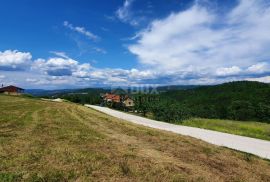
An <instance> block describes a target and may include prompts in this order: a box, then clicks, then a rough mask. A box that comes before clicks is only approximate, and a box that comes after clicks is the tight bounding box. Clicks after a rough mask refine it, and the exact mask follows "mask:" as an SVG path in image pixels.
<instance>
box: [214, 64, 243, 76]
mask: <svg viewBox="0 0 270 182" xmlns="http://www.w3.org/2000/svg"><path fill="white" fill-rule="evenodd" d="M241 71H242V70H241V69H240V68H239V67H237V66H232V67H230V68H218V69H217V71H216V74H217V76H232V75H238V74H239V73H241Z"/></svg>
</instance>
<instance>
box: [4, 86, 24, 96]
mask: <svg viewBox="0 0 270 182" xmlns="http://www.w3.org/2000/svg"><path fill="white" fill-rule="evenodd" d="M0 93H3V94H7V95H21V94H22V93H24V89H22V88H19V87H16V86H13V85H10V86H7V87H2V88H0Z"/></svg>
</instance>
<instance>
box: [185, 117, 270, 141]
mask: <svg viewBox="0 0 270 182" xmlns="http://www.w3.org/2000/svg"><path fill="white" fill-rule="evenodd" d="M181 124H182V125H185V126H192V127H198V128H205V129H210V130H215V131H221V132H225V133H231V134H236V135H242V136H248V137H252V138H259V139H263V140H270V124H267V123H260V122H250V121H231V120H220V119H189V120H186V121H183V123H181Z"/></svg>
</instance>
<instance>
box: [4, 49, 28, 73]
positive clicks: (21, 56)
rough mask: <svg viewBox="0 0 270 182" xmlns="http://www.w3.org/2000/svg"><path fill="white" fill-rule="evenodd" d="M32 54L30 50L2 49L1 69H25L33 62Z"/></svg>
mask: <svg viewBox="0 0 270 182" xmlns="http://www.w3.org/2000/svg"><path fill="white" fill-rule="evenodd" d="M31 59H32V55H31V54H30V53H29V52H19V51H17V50H6V51H4V52H1V51H0V70H6V71H15V70H23V69H26V67H27V66H28V65H29V64H30V63H31Z"/></svg>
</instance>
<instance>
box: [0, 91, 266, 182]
mask: <svg viewBox="0 0 270 182" xmlns="http://www.w3.org/2000/svg"><path fill="white" fill-rule="evenodd" d="M0 116H1V117H0V161H1V162H0V181H1V182H2V181H247V182H248V181H250V182H256V181H270V167H269V166H270V163H269V161H267V160H262V159H260V158H258V157H255V156H253V155H247V154H244V153H240V152H237V151H233V150H229V149H226V148H223V147H217V146H214V145H211V144H208V143H205V142H202V141H200V140H196V139H193V138H191V137H186V136H180V135H175V134H172V133H169V132H163V131H159V130H155V129H149V128H145V127H142V126H138V125H133V124H130V123H127V122H124V121H122V120H119V119H116V118H113V117H110V116H107V115H105V114H102V113H100V112H97V111H94V110H92V109H89V108H86V107H83V106H81V105H77V104H72V103H67V102H63V103H57V102H50V101H41V100H37V99H31V98H23V97H12V96H4V95H0Z"/></svg>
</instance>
